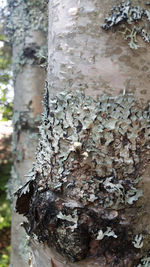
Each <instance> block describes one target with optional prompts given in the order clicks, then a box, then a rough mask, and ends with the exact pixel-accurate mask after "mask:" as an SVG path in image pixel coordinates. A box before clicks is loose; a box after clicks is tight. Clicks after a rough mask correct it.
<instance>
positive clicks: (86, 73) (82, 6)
mask: <svg viewBox="0 0 150 267" xmlns="http://www.w3.org/2000/svg"><path fill="white" fill-rule="evenodd" d="M118 3H119V1H115V0H114V1H111V2H110V1H104V0H101V1H99V0H95V1H92V0H86V1H78V0H67V1H61V0H57V1H56V0H51V1H49V42H48V45H49V49H48V56H49V59H48V91H49V95H50V98H52V97H54V96H55V95H56V94H57V93H59V92H61V91H63V90H67V91H75V90H83V91H84V92H85V94H86V95H90V96H92V97H93V98H95V99H96V97H97V96H98V95H101V94H102V93H107V94H111V95H112V96H113V97H114V96H117V95H118V94H119V93H121V92H122V94H123V89H126V92H127V93H128V92H133V93H134V94H135V98H136V99H138V100H140V101H143V106H144V105H145V103H146V102H147V100H149V99H150V91H149V90H148V86H149V73H148V64H149V54H148V44H146V43H144V42H143V41H140V40H139V42H140V45H141V48H139V49H138V50H131V49H130V47H129V46H128V45H127V42H126V41H125V40H123V39H122V37H121V35H120V34H119V33H118V32H115V33H114V32H112V31H109V32H105V31H104V30H103V29H102V28H101V25H102V24H103V23H104V18H105V17H106V16H107V14H108V13H109V11H110V9H111V7H112V6H113V5H114V6H115V5H118ZM137 3H138V4H140V6H141V7H142V6H143V3H142V1H141V2H140V1H134V4H135V5H136V4H137ZM141 78H142V79H141ZM79 102H80V99H79ZM48 105H49V103H48ZM126 112H127V110H125V111H124V113H126ZM143 112H144V111H143ZM55 115H56V114H55ZM56 116H57V115H56ZM44 126H45V127H46V124H45V125H43V127H44ZM45 129H46V128H45ZM47 131H48V130H47ZM51 131H52V130H51ZM43 132H44V128H43ZM45 138H46V137H45ZM47 138H48V137H47ZM135 138H137V136H135ZM147 141H149V140H147ZM43 142H44V141H43ZM51 142H53V141H52V140H51ZM60 144H61V142H60ZM64 149H65V148H64ZM147 153H148V151H147ZM39 154H40V152H39ZM37 158H38V157H37ZM147 158H149V154H147ZM37 162H38V159H37ZM43 168H44V167H43ZM39 169H40V168H39ZM143 169H144V170H143V177H142V183H140V188H142V189H143V192H144V193H143V198H142V200H141V199H140V200H139V201H138V204H136V205H133V206H132V207H130V208H129V207H128V206H127V208H126V207H125V208H124V209H125V210H124V209H123V210H124V211H123V212H124V214H122V215H120V214H119V216H122V217H119V218H122V219H119V220H120V223H119V225H121V223H122V224H123V223H124V224H127V225H128V227H127V229H126V231H127V233H126V232H125V233H122V234H123V235H124V236H122V239H121V240H122V241H121V242H120V243H118V244H120V245H123V240H124V239H123V237H125V238H126V236H128V234H129V235H130V229H131V228H132V237H133V236H135V238H137V239H139V238H140V234H141V233H142V234H144V232H143V230H144V231H146V232H145V233H146V234H144V235H145V241H144V248H142V249H140V250H136V249H137V248H138V246H139V248H140V246H141V243H140V240H139V243H138V241H137V243H138V244H136V245H137V246H136V247H135V248H133V250H132V253H133V251H134V253H133V254H134V256H135V257H136V256H137V259H136V258H133V257H132V256H133V254H132V253H131V255H130V251H126V249H128V247H127V246H125V247H124V257H123V259H122V261H121V262H119V257H118V256H117V262H116V257H115V255H114V254H113V253H112V254H111V253H110V251H109V249H108V250H107V251H105V253H104V254H103V253H102V254H101V255H96V256H94V250H95V249H97V248H96V246H97V240H95V243H94V242H93V243H92V244H90V246H91V250H92V249H93V251H92V252H91V253H93V254H91V257H89V258H88V257H87V258H85V259H84V260H82V261H78V262H76V263H70V262H69V261H66V259H65V258H63V256H61V255H59V254H58V253H57V252H56V251H55V250H54V249H50V248H48V246H47V245H43V244H41V243H38V242H37V241H36V240H34V239H32V240H31V247H32V258H31V266H36V267H39V266H41V265H42V266H44V267H46V266H51V267H54V266H55V267H62V266H67V267H73V266H75V267H77V266H86V267H91V266H101V267H103V266H107V267H108V266H118V267H119V266H133V265H135V262H138V260H140V259H142V258H143V264H142V263H141V264H142V265H139V266H144V264H145V263H144V257H145V262H146V263H147V259H148V251H149V234H150V225H149V219H150V218H149V216H150V215H149V204H150V200H149V189H148V188H149V175H148V172H149V167H146V164H145V163H144V162H143ZM37 172H38V171H37ZM39 173H40V170H39ZM77 179H78V177H77ZM41 182H43V181H42V178H41ZM33 183H34V182H33ZM35 183H36V182H35ZM36 185H37V184H36ZM39 195H40V193H39ZM77 198H78V195H77ZM20 199H21V196H20ZM36 201H37V203H38V199H36ZM59 208H60V207H59ZM33 211H34V207H33V210H32V212H33ZM115 212H116V211H115ZM118 212H119V213H121V212H122V211H121V212H120V211H117V213H115V214H118ZM29 215H31V213H29ZM29 215H28V219H29V220H30V218H29ZM133 215H134V216H133ZM133 217H134V218H133ZM59 218H60V217H59ZM130 219H131V223H129V222H128V220H130ZM121 220H122V221H121ZM88 223H90V222H88ZM88 223H87V224H88ZM119 227H120V226H119ZM33 231H34V230H33ZM56 231H57V230H56ZM113 234H114V233H113ZM100 238H101V237H99V239H100ZM115 238H116V237H115ZM130 241H131V240H130ZM133 241H134V242H131V243H132V245H133V244H135V243H136V241H135V240H133ZM114 244H116V243H115V242H114ZM52 245H53V244H52ZM103 245H104V243H103ZM120 245H119V246H118V247H119V249H120ZM64 246H65V243H64ZM112 246H113V245H112ZM114 246H115V245H114ZM133 247H134V246H133ZM114 248H115V247H114ZM112 251H113V248H112ZM134 260H135V262H134Z"/></svg>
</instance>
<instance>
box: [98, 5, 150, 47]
mask: <svg viewBox="0 0 150 267" xmlns="http://www.w3.org/2000/svg"><path fill="white" fill-rule="evenodd" d="M145 19H146V22H145ZM149 22H150V10H147V9H143V8H142V7H140V6H134V5H132V4H131V2H130V1H127V2H122V3H121V4H120V5H118V6H116V7H113V8H112V9H111V14H110V15H109V16H108V17H106V18H105V23H104V24H103V25H102V28H103V29H104V30H108V29H110V28H112V27H114V26H116V25H121V26H120V29H122V30H123V31H122V33H123V35H124V39H125V40H129V43H128V44H129V46H130V48H132V49H137V48H138V47H139V45H138V41H137V35H140V36H141V37H142V39H143V40H144V41H145V42H147V43H149V42H150V33H149V32H148V31H147V28H148V27H147V24H149ZM133 23H135V24H133Z"/></svg>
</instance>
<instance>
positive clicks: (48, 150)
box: [16, 92, 150, 261]
mask: <svg viewBox="0 0 150 267" xmlns="http://www.w3.org/2000/svg"><path fill="white" fill-rule="evenodd" d="M44 102H45V109H44V113H43V122H42V125H41V127H40V134H41V138H40V141H39V145H38V149H37V155H36V162H35V163H34V166H33V169H32V171H31V173H30V174H29V181H28V183H27V184H25V185H24V186H23V187H22V188H21V189H19V190H18V192H17V196H18V199H17V204H16V208H17V211H18V212H19V213H22V214H24V215H26V216H27V218H28V223H25V224H24V226H25V228H26V230H27V232H28V234H29V235H32V234H36V235H37V236H38V238H39V240H40V241H43V242H47V244H48V245H49V246H50V245H51V244H53V246H54V247H55V248H56V249H57V251H58V252H60V253H61V254H62V255H64V256H65V257H67V258H68V259H69V260H70V261H78V260H81V259H83V258H85V257H86V256H87V254H89V256H90V255H91V256H92V252H91V251H92V242H93V241H94V242H98V246H97V251H96V252H95V253H97V254H99V253H101V254H102V253H105V251H107V250H108V247H109V250H110V251H111V247H112V251H113V253H116V257H118V259H120V260H121V259H122V258H124V257H125V255H124V253H125V251H126V252H127V250H129V251H130V252H131V253H132V254H133V255H132V256H133V257H132V258H133V261H134V255H136V251H137V249H138V250H139V249H140V248H141V236H138V233H135V230H133V228H135V227H134V225H133V224H134V223H133V215H131V213H132V212H129V210H132V209H131V208H132V206H134V210H135V211H136V205H135V203H136V202H137V201H138V200H139V198H141V197H142V190H141V188H140V185H139V181H140V180H141V179H142V174H143V171H144V169H145V166H146V164H147V162H148V161H149V156H148V154H147V153H148V151H149V143H150V106H149V105H147V106H146V107H143V106H142V105H140V103H138V102H137V101H136V100H135V98H134V95H132V94H125V95H119V96H117V97H111V96H108V95H101V96H100V97H99V99H98V100H97V101H96V100H94V99H93V98H91V97H89V96H85V95H84V94H83V93H81V92H76V93H74V94H72V93H68V92H62V93H61V94H59V95H58V96H57V97H56V98H54V99H52V100H49V97H48V92H47V93H46V95H45V99H44ZM126 210H128V212H126V213H125V211H126ZM128 232H129V234H127V233H128ZM135 237H136V238H135ZM133 240H134V241H133ZM135 246H136V247H135ZM118 247H119V248H120V249H119V252H118V249H117V248H118ZM137 247H138V248H137ZM101 248H103V252H102V251H101ZM118 253H119V254H118ZM117 255H118V256H117Z"/></svg>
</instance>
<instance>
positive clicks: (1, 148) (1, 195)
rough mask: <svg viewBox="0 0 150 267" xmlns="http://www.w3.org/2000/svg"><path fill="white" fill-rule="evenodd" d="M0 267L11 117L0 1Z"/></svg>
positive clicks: (6, 242)
mask: <svg viewBox="0 0 150 267" xmlns="http://www.w3.org/2000/svg"><path fill="white" fill-rule="evenodd" d="M0 5H1V6H0V267H6V266H8V264H9V254H10V223H11V218H10V202H9V200H8V199H7V182H8V180H9V178H10V171H11V164H12V158H11V151H10V144H11V132H12V126H11V124H12V123H11V118H12V97H13V88H12V75H11V47H10V45H9V42H8V38H7V36H6V33H5V29H6V16H7V10H6V7H4V6H3V3H0Z"/></svg>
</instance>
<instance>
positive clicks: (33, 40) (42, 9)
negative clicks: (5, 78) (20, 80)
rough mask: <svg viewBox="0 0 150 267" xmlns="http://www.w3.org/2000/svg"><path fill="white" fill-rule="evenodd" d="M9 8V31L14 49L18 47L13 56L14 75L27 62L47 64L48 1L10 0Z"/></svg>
mask: <svg viewBox="0 0 150 267" xmlns="http://www.w3.org/2000/svg"><path fill="white" fill-rule="evenodd" d="M8 10H9V14H8V22H7V33H8V36H9V39H10V42H11V44H12V45H13V48H14V50H16V47H17V53H15V56H13V68H14V75H15V76H16V75H17V73H18V72H20V71H21V70H22V67H23V66H24V65H25V64H26V63H28V64H38V65H42V66H46V61H47V45H46V39H47V31H48V19H47V3H46V1H44V0H33V1H29V0H27V1H25V0H23V1H22V0H21V1H20V0H9V1H8ZM41 33H42V35H40V34H41ZM38 34H39V35H40V37H39V38H37V36H38ZM38 41H39V43H38Z"/></svg>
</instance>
